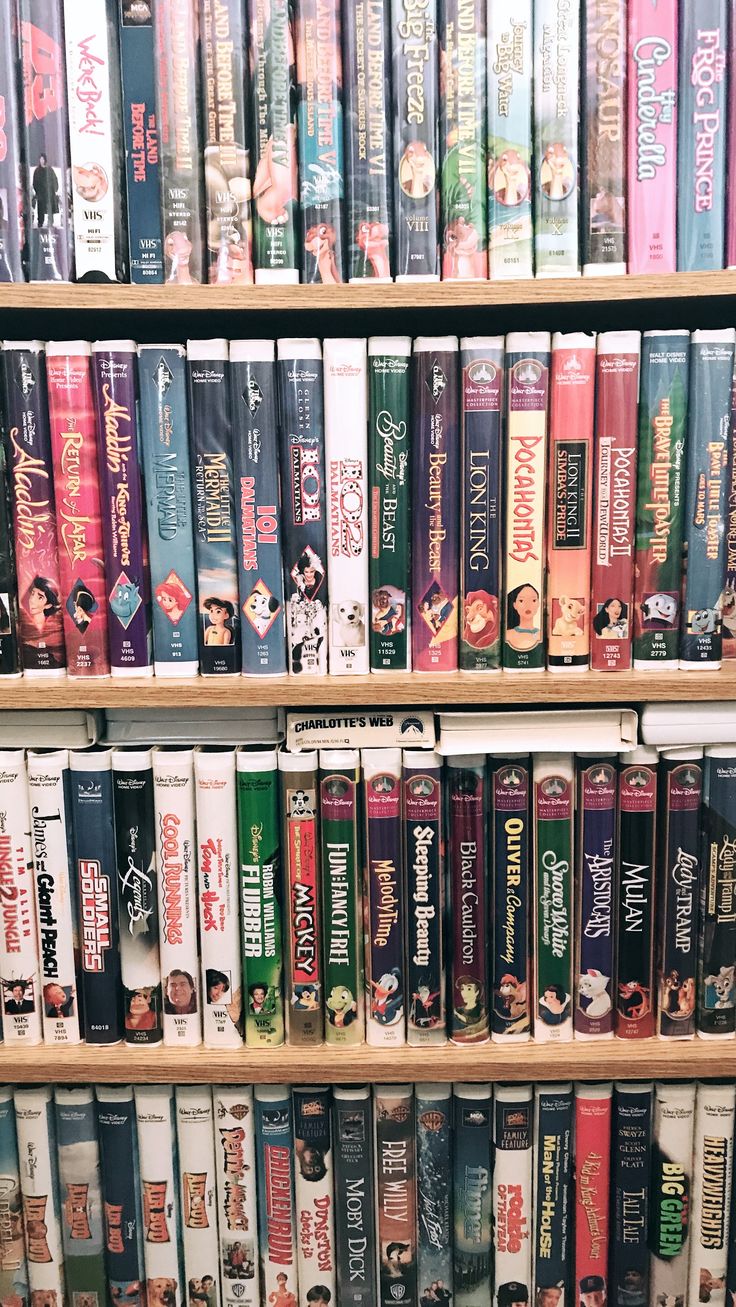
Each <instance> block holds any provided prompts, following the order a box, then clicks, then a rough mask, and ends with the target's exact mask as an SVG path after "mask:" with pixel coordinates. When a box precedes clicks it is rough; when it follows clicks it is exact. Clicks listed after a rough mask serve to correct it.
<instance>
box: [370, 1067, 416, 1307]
mask: <svg viewBox="0 0 736 1307" xmlns="http://www.w3.org/2000/svg"><path fill="white" fill-rule="evenodd" d="M373 1105H374V1112H375V1129H376V1225H377V1233H378V1239H377V1243H378V1273H379V1285H378V1289H379V1293H378V1298H377V1300H376V1301H377V1303H378V1307H391V1305H392V1303H395V1302H396V1301H397V1295H396V1288H397V1286H398V1288H399V1291H400V1293H401V1296H400V1299H399V1301H401V1302H402V1303H404V1304H405V1307H418V1302H419V1293H418V1279H417V1191H416V1176H417V1156H416V1135H415V1112H414V1089H413V1086H412V1085H377V1086H376V1088H375V1090H374V1097H373ZM401 1291H403V1292H401Z"/></svg>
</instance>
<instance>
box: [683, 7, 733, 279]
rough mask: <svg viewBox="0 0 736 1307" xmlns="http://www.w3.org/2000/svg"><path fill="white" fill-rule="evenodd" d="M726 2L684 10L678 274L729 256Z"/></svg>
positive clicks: (720, 262)
mask: <svg viewBox="0 0 736 1307" xmlns="http://www.w3.org/2000/svg"><path fill="white" fill-rule="evenodd" d="M728 8H729V6H728V0H701V3H700V4H699V5H698V9H697V13H696V12H695V11H694V10H693V9H691V8H690V6H689V5H682V4H681V5H680V31H679V60H678V63H679V86H678V109H679V114H678V133H677V269H678V272H699V271H701V270H703V269H707V268H722V267H723V264H724V256H725V236H726V231H725V203H726V108H727V106H726V60H727V57H728Z"/></svg>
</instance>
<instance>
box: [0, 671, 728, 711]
mask: <svg viewBox="0 0 736 1307" xmlns="http://www.w3.org/2000/svg"><path fill="white" fill-rule="evenodd" d="M718 699H736V662H734V663H733V664H726V665H725V666H724V667H723V669H722V670H721V671H720V672H657V673H651V672H587V673H585V674H584V675H582V676H563V675H554V674H552V673H549V672H530V673H524V674H520V675H513V674H505V673H501V674H496V675H494V674H492V673H490V674H486V673H484V672H480V673H477V674H476V673H462V672H450V673H447V674H445V675H444V676H435V675H431V676H430V675H423V674H422V673H419V672H390V673H386V674H383V673H382V674H381V675H380V676H322V677H316V676H313V677H307V676H305V677H299V676H290V677H287V676H272V677H262V678H260V679H259V678H255V677H244V676H243V677H240V676H229V677H224V678H218V677H192V678H189V679H186V680H184V679H183V680H181V681H173V680H167V679H164V678H162V679H160V680H157V679H156V678H155V677H153V678H152V679H151V680H147V681H137V680H127V679H126V678H125V677H117V676H116V677H114V678H112V677H103V678H100V679H99V680H97V679H94V680H65V681H48V682H44V681H40V680H25V679H21V680H18V681H16V680H8V681H7V682H6V683H5V684H3V678H2V677H0V708H146V707H148V708H153V707H164V708H165V707H171V708H212V707H226V708H229V707H232V708H234V707H238V708H247V707H256V706H264V705H265V706H274V705H275V706H276V707H290V708H314V709H315V710H317V709H318V708H320V709H321V708H330V707H334V708H340V709H341V710H342V711H345V710H346V709H349V708H351V707H360V706H361V705H363V706H369V707H372V708H374V709H375V708H376V707H381V706H385V707H390V706H393V705H402V704H403V705H414V706H415V707H428V708H438V707H440V706H443V705H462V704H467V705H469V706H470V707H475V708H478V707H481V708H482V707H485V706H488V707H491V706H493V707H499V706H502V705H504V704H544V705H545V706H547V707H554V705H555V704H596V703H601V704H602V703H613V704H615V703H638V702H644V701H646V702H650V703H653V702H657V701H658V702H662V701H665V702H666V701H667V700H673V701H674V702H694V701H696V700H698V701H700V702H706V701H708V700H718Z"/></svg>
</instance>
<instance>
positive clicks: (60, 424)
mask: <svg viewBox="0 0 736 1307" xmlns="http://www.w3.org/2000/svg"><path fill="white" fill-rule="evenodd" d="M91 352H92V351H91V348H90V346H89V344H88V343H87V342H86V341H83V340H78V341H56V342H52V341H49V342H48V343H47V345H46V374H47V379H48V395H49V424H50V427H51V449H52V453H53V462H54V497H55V502H56V516H57V521H58V523H59V572H60V575H61V596H60V598H61V602H62V605H63V617H64V640H65V643H66V654H67V666H68V671H69V675H70V676H79V677H82V676H109V675H110V651H109V640H108V620H107V609H108V587H107V583H106V579H105V560H104V538H103V532H102V513H101V508H100V483H99V472H98V463H97V425H96V421H95V409H94V400H93V396H92V375H91V363H90V356H91Z"/></svg>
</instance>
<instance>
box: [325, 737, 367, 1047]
mask: <svg viewBox="0 0 736 1307" xmlns="http://www.w3.org/2000/svg"><path fill="white" fill-rule="evenodd" d="M319 792H320V833H321V839H322V848H321V854H322V857H321V862H322V905H323V907H322V921H323V926H322V928H323V932H324V944H323V952H324V984H325V988H324V994H325V1013H326V1026H325V1039H326V1042H327V1043H328V1044H336V1045H351V1044H362V1042H363V1040H364V1039H365V1011H364V1001H363V995H364V990H363V950H362V947H361V945H362V934H361V926H362V922H361V899H360V881H361V870H362V865H361V860H362V851H361V846H360V839H359V831H360V806H359V804H360V754H359V752H358V750H357V749H342V750H340V749H321V750H320V754H319Z"/></svg>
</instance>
